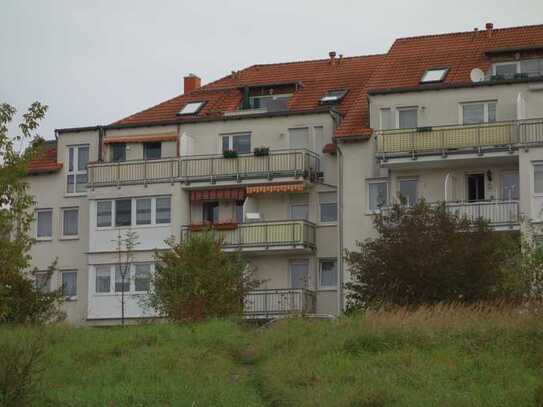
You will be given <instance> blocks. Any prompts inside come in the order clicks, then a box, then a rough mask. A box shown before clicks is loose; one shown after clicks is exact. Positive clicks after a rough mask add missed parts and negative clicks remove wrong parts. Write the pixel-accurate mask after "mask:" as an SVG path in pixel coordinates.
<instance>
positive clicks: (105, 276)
mask: <svg viewBox="0 0 543 407" xmlns="http://www.w3.org/2000/svg"><path fill="white" fill-rule="evenodd" d="M110 291H111V269H110V266H98V267H96V292H97V293H109V292H110Z"/></svg>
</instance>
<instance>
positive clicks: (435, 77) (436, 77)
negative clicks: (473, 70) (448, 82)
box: [420, 68, 449, 83]
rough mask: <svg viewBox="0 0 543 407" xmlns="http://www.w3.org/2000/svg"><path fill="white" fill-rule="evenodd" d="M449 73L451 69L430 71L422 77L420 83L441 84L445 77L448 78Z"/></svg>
mask: <svg viewBox="0 0 543 407" xmlns="http://www.w3.org/2000/svg"><path fill="white" fill-rule="evenodd" d="M448 72H449V68H435V69H428V70H427V71H426V72H424V74H423V75H422V78H421V80H420V83H429V82H441V81H443V80H444V79H445V76H447V73H448Z"/></svg>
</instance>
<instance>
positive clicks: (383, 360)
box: [0, 305, 543, 407]
mask: <svg viewBox="0 0 543 407" xmlns="http://www.w3.org/2000/svg"><path fill="white" fill-rule="evenodd" d="M542 322H543V319H542V317H541V314H540V313H538V312H536V311H534V310H533V309H527V308H512V307H509V306H506V305H497V306H485V305H474V306H470V307H467V306H461V305H457V306H436V307H427V308H424V307H423V308H419V309H417V310H407V309H390V310H386V309H383V310H374V311H368V312H366V313H361V314H358V315H352V316H349V317H344V318H339V319H337V320H335V321H315V320H303V319H288V320H283V321H279V322H277V323H274V324H270V325H267V326H265V327H260V328H248V327H246V326H243V325H241V324H239V323H236V322H233V321H209V322H206V323H199V324H192V325H170V324H160V325H148V326H135V327H126V328H107V329H97V328H94V329H81V328H80V329H75V328H69V327H62V326H56V327H51V328H48V329H47V330H46V334H44V338H46V339H45V340H46V342H47V348H46V351H45V353H44V354H43V358H42V363H43V365H42V366H43V367H44V368H45V370H44V371H43V373H42V374H41V375H39V376H38V379H41V380H40V381H39V382H37V383H38V384H39V385H37V387H36V389H35V390H36V391H37V393H35V394H34V396H36V395H37V396H38V397H34V399H33V401H32V405H36V406H42V405H44V406H102V405H114V406H149V405H160V406H162V405H166V406H167V405H171V406H264V405H271V406H515V407H517V406H538V405H543V324H542ZM29 332H31V331H30V330H29V329H27V328H17V329H11V330H6V329H2V330H0V339H1V338H5V337H6V335H7V334H9V335H12V336H11V337H14V338H15V337H17V335H22V336H20V338H24V337H25V335H30V333H29ZM21 341H23V342H24V340H23V339H21ZM2 353H3V349H1V348H0V355H1V354H2ZM1 369H2V366H0V371H1Z"/></svg>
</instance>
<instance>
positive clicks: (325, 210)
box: [321, 202, 337, 222]
mask: <svg viewBox="0 0 543 407" xmlns="http://www.w3.org/2000/svg"><path fill="white" fill-rule="evenodd" d="M336 220H337V204H336V203H335V202H334V203H321V222H335V221H336Z"/></svg>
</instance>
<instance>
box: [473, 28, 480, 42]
mask: <svg viewBox="0 0 543 407" xmlns="http://www.w3.org/2000/svg"><path fill="white" fill-rule="evenodd" d="M477 34H479V28H477V27H475V28H474V29H473V40H475V39H476V38H477Z"/></svg>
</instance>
